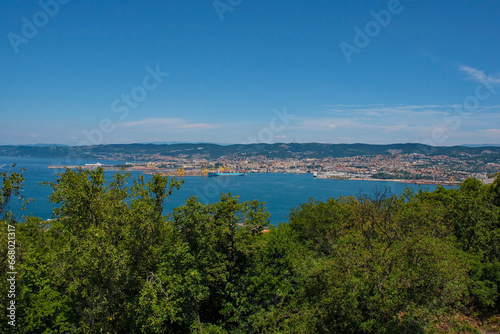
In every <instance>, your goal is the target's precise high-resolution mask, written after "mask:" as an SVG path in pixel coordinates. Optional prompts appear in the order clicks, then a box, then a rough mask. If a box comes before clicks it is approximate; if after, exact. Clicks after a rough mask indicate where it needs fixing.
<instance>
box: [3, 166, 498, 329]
mask: <svg viewBox="0 0 500 334" xmlns="http://www.w3.org/2000/svg"><path fill="white" fill-rule="evenodd" d="M108 181H109V182H108ZM108 181H106V180H105V177H104V173H103V171H102V170H96V171H82V170H78V171H71V170H67V171H66V172H65V173H63V174H61V175H59V176H58V178H57V179H56V180H55V182H53V183H50V184H49V186H51V187H52V188H53V193H52V195H51V198H50V199H51V201H52V202H53V203H54V204H56V205H55V206H56V208H55V209H54V219H53V220H51V221H48V222H47V221H42V220H41V219H39V218H36V217H24V218H23V220H21V221H16V220H15V217H13V215H12V214H11V213H10V212H9V202H12V201H15V200H16V198H17V197H18V196H19V195H20V189H21V186H22V182H23V177H22V175H21V174H19V173H11V174H7V173H5V172H4V173H1V174H0V182H2V185H1V189H0V190H1V192H0V220H1V229H2V234H1V235H2V236H4V235H6V234H7V225H8V224H16V242H17V248H16V261H17V262H16V266H17V272H18V278H17V282H16V284H17V290H16V294H17V295H16V305H17V306H18V307H17V314H16V317H17V320H16V321H17V322H16V330H17V332H19V333H433V332H443V333H444V332H457V333H458V332H471V333H473V332H477V329H475V327H477V326H476V324H477V321H486V320H487V319H491V317H492V316H494V315H495V314H498V307H499V302H500V228H499V223H500V220H499V219H500V177H497V179H496V181H495V182H494V183H493V184H492V185H487V186H485V185H483V184H482V183H481V182H479V181H478V180H475V179H469V180H467V181H465V182H464V183H463V184H462V185H461V186H460V188H459V189H444V188H441V187H440V188H437V189H436V190H435V191H434V192H427V191H419V192H418V193H413V192H411V191H409V190H408V191H406V192H405V193H403V194H399V195H393V194H390V193H388V192H387V191H384V190H379V191H375V192H374V194H373V195H371V196H369V197H368V196H359V197H346V198H339V199H330V200H328V201H326V202H316V201H313V200H311V201H309V202H307V203H304V204H302V205H301V206H300V207H298V208H295V209H293V210H292V211H291V213H290V215H289V222H288V223H287V224H282V225H280V226H279V227H273V226H270V225H269V214H268V213H267V212H266V210H265V208H264V206H263V203H259V202H257V201H251V202H242V203H241V202H239V200H238V198H237V197H235V196H231V195H224V194H223V195H222V196H221V198H220V201H219V202H217V203H214V204H201V203H200V202H199V201H198V200H197V199H196V197H192V198H190V199H189V200H187V201H186V203H185V205H183V206H181V207H178V208H176V209H175V210H174V212H173V213H171V214H168V215H164V213H163V204H164V202H165V201H166V200H168V197H169V196H170V195H172V194H173V192H174V191H175V190H176V189H179V187H181V183H182V182H181V181H176V180H175V179H171V180H168V179H167V178H165V177H161V176H159V175H157V176H154V177H152V178H151V179H150V180H149V181H146V180H145V179H144V178H142V177H138V178H136V179H133V178H132V177H131V176H130V175H128V174H122V173H117V174H114V176H113V178H112V180H108ZM174 196H175V194H174ZM7 259H8V252H7V246H6V242H5V238H3V241H2V243H1V246H0V261H1V262H2V266H1V268H0V276H1V277H2V280H1V282H0V287H1V289H2V291H6V290H7V284H8V283H7V281H6V279H5V277H6V275H7V271H8V270H7ZM0 299H1V303H2V305H7V303H8V299H7V294H6V293H2V294H1V295H0ZM1 318H2V321H1V323H0V331H1V332H5V333H8V332H9V331H11V330H12V328H11V326H9V325H8V324H7V320H6V319H7V318H6V308H5V307H2V313H1Z"/></svg>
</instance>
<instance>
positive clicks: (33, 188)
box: [0, 156, 436, 225]
mask: <svg viewBox="0 0 500 334" xmlns="http://www.w3.org/2000/svg"><path fill="white" fill-rule="evenodd" d="M97 162H100V163H102V164H119V163H123V162H116V161H106V160H78V161H71V160H69V161H68V160H65V159H39V158H18V157H3V156H0V172H2V171H19V168H21V167H22V168H25V169H26V171H25V172H24V176H25V178H26V181H25V182H24V186H23V191H22V195H23V196H24V197H27V198H33V199H34V202H32V203H29V204H28V205H27V210H26V211H25V212H24V213H22V214H23V215H31V214H32V215H34V216H37V217H41V218H42V219H49V218H51V215H52V209H53V207H54V204H53V203H49V200H48V196H49V195H50V194H51V190H52V189H51V188H50V187H48V186H43V185H41V184H40V182H50V181H54V180H55V178H56V176H57V173H60V172H63V170H58V169H48V168H47V167H48V166H49V165H72V164H75V165H76V164H77V165H83V164H86V163H97ZM13 163H17V166H16V167H15V168H12V167H11V165H12V164H13ZM112 173H114V172H106V174H108V175H111V174H112ZM138 174H139V173H137V172H136V173H132V175H134V176H135V175H138ZM149 177H150V176H147V175H146V179H147V178H149ZM182 179H183V180H184V182H185V183H184V184H183V185H182V187H181V188H180V189H179V190H174V193H173V194H172V196H171V197H170V198H169V200H168V202H167V203H166V205H165V212H166V213H168V212H172V210H173V208H175V207H178V206H180V205H183V204H184V202H185V201H186V199H187V198H189V197H190V196H193V195H195V196H197V197H198V200H200V202H202V203H209V202H210V203H212V202H216V201H217V200H218V199H219V196H220V194H221V193H222V192H223V193H231V194H232V195H238V196H240V200H241V201H248V200H254V199H257V200H259V201H260V202H265V203H266V204H265V206H266V208H267V210H268V211H269V213H270V214H271V221H272V224H273V225H277V224H279V223H280V222H286V221H287V215H288V214H289V213H290V209H291V208H293V207H297V206H298V205H299V204H301V203H304V202H306V201H308V200H309V198H313V199H315V200H320V201H325V200H327V199H329V198H331V197H334V198H338V197H340V196H351V195H352V196H358V195H359V194H360V193H363V194H372V193H373V191H374V190H375V189H377V188H378V189H381V188H389V189H390V190H391V192H392V193H394V194H400V193H401V192H402V191H404V190H405V188H406V187H411V188H413V189H414V190H418V189H419V187H420V186H418V185H411V184H403V183H399V182H385V181H355V180H327V179H318V178H314V177H313V176H312V174H276V173H269V174H252V173H250V174H246V175H245V176H223V177H202V176H186V177H183V178H182ZM422 187H423V188H424V189H428V190H430V191H432V190H434V189H435V188H436V186H434V185H426V186H422ZM12 209H13V211H14V212H16V214H18V215H19V216H20V215H21V213H20V211H19V209H20V204H19V203H18V201H14V203H13V208H12Z"/></svg>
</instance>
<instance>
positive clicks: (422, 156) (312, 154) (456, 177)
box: [0, 143, 500, 185]
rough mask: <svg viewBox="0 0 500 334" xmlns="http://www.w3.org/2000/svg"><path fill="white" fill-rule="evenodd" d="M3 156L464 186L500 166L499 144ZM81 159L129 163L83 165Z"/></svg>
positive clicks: (96, 150)
mask: <svg viewBox="0 0 500 334" xmlns="http://www.w3.org/2000/svg"><path fill="white" fill-rule="evenodd" d="M0 155H1V156H11V157H32V158H54V159H64V160H66V161H67V163H64V161H63V164H56V165H52V166H50V167H51V168H66V167H67V168H78V167H82V168H87V169H92V168H97V167H103V168H104V169H106V170H120V169H125V170H129V171H140V172H144V173H146V174H156V173H161V174H164V175H173V176H187V175H207V174H208V173H210V172H214V171H220V170H226V171H238V172H245V173H312V174H314V176H316V177H320V178H331V179H358V180H392V181H402V182H412V183H424V184H448V185H453V184H458V183H459V182H461V181H463V180H465V179H467V178H469V177H475V178H477V179H480V180H482V181H483V182H485V183H488V182H489V180H491V179H492V178H493V175H494V174H495V173H498V172H499V171H500V147H498V146H453V147H434V146H428V145H423V144H391V145H370V144H320V143H287V144H285V143H276V144H246V145H244V144H240V145H220V144H210V143H193V144H190V143H177V144H116V145H99V146H60V145H32V146H0ZM78 159H85V160H89V159H90V160H91V159H96V160H110V161H123V164H113V165H98V164H87V165H85V164H82V165H80V164H78V163H76V162H75V161H78Z"/></svg>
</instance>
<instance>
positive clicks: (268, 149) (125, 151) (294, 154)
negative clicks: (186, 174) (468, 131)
mask: <svg viewBox="0 0 500 334" xmlns="http://www.w3.org/2000/svg"><path fill="white" fill-rule="evenodd" d="M411 153H418V154H425V155H430V156H432V155H448V156H459V155H461V154H473V155H479V154H488V155H492V154H493V155H499V157H500V147H498V146H484V147H470V146H452V147H433V146H428V145H423V144H391V145H370V144H321V143H288V144H283V143H277V144H246V145H243V144H235V145H219V144H206V143H200V144H193V143H178V144H159V145H156V144H115V145H99V146H59V145H58V146H55V145H51V146H0V156H19V157H38V158H68V157H70V158H96V157H104V156H106V157H107V158H113V159H114V160H119V159H121V158H122V159H124V160H126V159H130V158H131V157H135V158H136V159H138V160H140V159H142V158H145V156H146V155H148V156H150V155H155V154H157V155H162V156H172V157H180V156H182V157H186V158H190V157H201V156H203V157H205V158H208V159H217V158H220V157H222V156H234V155H238V156H265V157H267V158H281V159H284V158H295V159H305V158H326V157H334V158H339V157H352V156H373V155H391V154H411ZM122 155H126V156H127V157H120V156H122ZM490 157H491V156H490Z"/></svg>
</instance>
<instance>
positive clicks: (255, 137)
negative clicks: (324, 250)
mask: <svg viewBox="0 0 500 334" xmlns="http://www.w3.org/2000/svg"><path fill="white" fill-rule="evenodd" d="M89 2H90V1H89ZM89 2H84V1H76V0H41V1H38V2H37V1H14V0H7V1H4V2H2V4H1V5H0V83H1V88H2V89H1V90H0V113H1V120H2V121H1V123H0V144H35V143H58V144H69V145H82V144H111V143H132V142H168V141H189V142H199V141H205V142H219V143H243V142H325V143H354V142H363V143H395V142H421V143H427V144H431V145H444V146H448V145H457V144H486V143H492V144H500V94H499V93H500V62H499V59H500V58H499V56H500V34H499V32H500V20H499V19H498V18H499V17H500V2H498V1H493V0H492V1H464V0H461V1H458V0H454V1H452V0H443V1H430V0H420V1H417V0H413V1H410V0H401V1H397V0H389V1H361V0H360V1H325V0H313V1H308V2H306V1H298V0H287V1H281V0H277V1H261V0H254V1H249V0H216V2H214V1H213V0H206V1H205V0H196V1H194V0H184V1H166V0H162V1H160V0H158V1H156V0H154V1H153V0H150V1H148V0H146V1H138V0H133V1H132V0H129V1H126V0H125V1H123V0H122V1H118V0H111V1H106V2H98V1H91V2H90V3H89ZM42 7H45V8H46V10H45V11H44V9H43V8H42ZM376 17H378V21H377V18H376ZM30 28H32V29H31V30H30ZM33 28H34V29H35V30H33ZM367 29H368V30H367ZM370 29H371V30H370ZM359 31H361V34H359V33H358V32H359ZM362 35H364V36H362ZM342 46H343V47H342ZM346 48H347V49H346ZM346 50H347V51H346ZM167 73H168V75H167ZM283 115H285V116H283Z"/></svg>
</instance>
